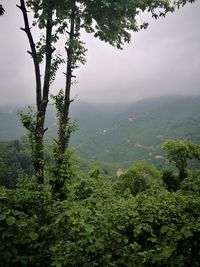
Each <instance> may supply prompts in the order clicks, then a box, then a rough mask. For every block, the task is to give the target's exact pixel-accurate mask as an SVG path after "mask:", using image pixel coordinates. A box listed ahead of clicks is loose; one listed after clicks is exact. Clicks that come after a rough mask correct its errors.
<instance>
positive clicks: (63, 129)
mask: <svg viewBox="0 0 200 267" xmlns="http://www.w3.org/2000/svg"><path fill="white" fill-rule="evenodd" d="M74 36H75V13H74V10H72V14H71V26H70V32H69V47H68V48H66V51H67V69H66V84H65V94H64V105H63V110H62V115H61V121H59V131H58V132H59V135H58V157H57V159H56V177H55V181H54V183H53V185H52V193H53V196H54V197H56V195H57V193H59V192H60V189H61V188H62V187H63V184H64V181H63V179H60V168H61V167H62V164H63V159H64V158H63V155H64V154H65V152H66V150H67V148H68V144H69V138H70V130H69V129H67V127H68V123H69V120H70V118H69V108H70V104H71V102H72V101H71V100H70V92H71V82H72V77H73V75H72V57H73V47H72V43H71V41H73V39H74Z"/></svg>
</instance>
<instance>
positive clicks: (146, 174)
mask: <svg viewBox="0 0 200 267" xmlns="http://www.w3.org/2000/svg"><path fill="white" fill-rule="evenodd" d="M154 186H159V187H162V181H161V179H160V172H159V171H158V170H157V169H156V168H155V167H154V166H152V165H149V164H147V163H137V164H135V165H133V167H131V168H130V169H129V170H128V171H127V172H126V173H125V174H124V175H122V176H121V177H120V178H119V185H118V187H119V188H120V190H122V191H126V190H128V191H130V193H131V194H132V195H133V196H136V195H137V194H138V193H139V192H143V191H146V190H147V189H149V188H151V187H154Z"/></svg>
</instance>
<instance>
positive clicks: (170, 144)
mask: <svg viewBox="0 0 200 267" xmlns="http://www.w3.org/2000/svg"><path fill="white" fill-rule="evenodd" d="M191 147H192V145H191V144H190V142H188V141H182V140H167V141H165V142H164V144H163V146H162V148H163V150H164V151H165V152H166V154H167V158H168V160H169V161H170V162H172V163H174V164H175V166H176V167H177V168H178V170H179V178H180V179H184V178H185V177H187V161H188V160H189V159H192V156H193V154H192V149H191Z"/></svg>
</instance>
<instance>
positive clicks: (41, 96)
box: [18, 0, 54, 184]
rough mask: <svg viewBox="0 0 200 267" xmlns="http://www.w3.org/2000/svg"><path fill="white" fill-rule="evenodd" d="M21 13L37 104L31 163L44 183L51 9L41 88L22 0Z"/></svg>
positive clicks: (35, 56) (38, 69)
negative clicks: (32, 68) (33, 76)
mask: <svg viewBox="0 0 200 267" xmlns="http://www.w3.org/2000/svg"><path fill="white" fill-rule="evenodd" d="M18 7H19V8H20V9H21V11H22V14H23V18H24V25H25V27H24V29H22V30H23V31H25V33H26V34H27V37H28V40H29V44H30V48H31V51H28V53H29V54H30V55H31V56H32V59H33V63H34V69H35V81H36V104H37V114H36V124H35V128H34V130H32V134H33V136H34V137H33V138H34V140H33V142H34V145H33V150H34V151H32V154H33V155H34V157H33V165H34V169H35V175H36V178H37V181H38V184H43V183H44V151H43V139H44V133H45V131H46V130H47V129H44V122H45V117H46V109H47V104H48V101H49V100H48V98H49V87H50V79H51V61H52V53H53V51H54V50H53V49H52V47H51V37H52V27H53V24H52V15H53V12H52V9H51V7H49V10H48V12H47V20H46V40H45V45H46V51H45V56H46V61H45V74H44V84H43V90H42V86H41V74H40V61H39V58H38V54H37V51H36V45H35V43H34V40H33V36H32V33H31V28H30V25H29V19H28V15H27V10H26V5H25V1H24V0H20V6H18Z"/></svg>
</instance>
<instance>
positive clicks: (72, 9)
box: [18, 0, 194, 183]
mask: <svg viewBox="0 0 200 267" xmlns="http://www.w3.org/2000/svg"><path fill="white" fill-rule="evenodd" d="M193 1H194V0H188V1H186V0H178V1H170V0H155V1H150V0H137V1H136V0H126V1H124V0H20V5H19V6H18V7H19V8H20V9H21V11H22V14H23V18H24V24H25V26H24V28H23V30H24V32H25V33H26V35H27V38H28V40H29V44H30V51H29V54H30V55H31V56H32V59H33V63H34V69H35V81H36V103H37V112H36V114H35V115H34V116H31V113H30V112H28V113H27V114H23V115H22V122H23V124H24V126H25V127H26V128H27V129H28V131H29V132H30V134H31V136H32V143H33V146H32V148H33V149H32V150H33V162H34V167H35V173H36V176H37V179H38V182H39V183H43V177H44V175H43V171H44V160H43V136H44V133H45V131H46V129H45V128H44V123H45V116H46V109H47V104H48V101H49V89H50V85H51V82H52V81H53V80H54V78H55V73H56V70H57V69H58V67H59V64H60V63H63V59H62V58H61V57H60V56H59V55H58V54H57V55H55V52H54V51H55V50H56V49H55V48H54V46H55V44H56V42H57V40H58V39H59V34H61V35H62V34H65V33H67V34H68V38H67V40H66V43H65V48H66V55H67V56H66V58H67V59H66V73H65V75H66V83H65V91H64V93H63V95H62V94H61V95H60V96H61V98H59V97H58V98H56V99H57V103H58V102H59V101H60V100H62V101H60V102H59V105H58V106H59V114H60V115H59V131H58V133H59V134H58V140H57V152H58V155H60V156H59V157H58V158H59V160H58V166H59V165H61V164H62V156H63V155H64V153H65V151H66V149H67V147H68V142H69V137H70V132H71V127H70V118H69V107H70V103H71V101H72V100H71V99H70V91H71V85H72V78H74V77H75V76H74V73H73V72H74V70H75V69H76V68H77V67H78V66H79V65H80V63H84V62H85V57H84V56H85V51H86V49H85V48H84V44H83V42H82V41H81V39H80V31H81V29H84V30H85V31H86V32H88V33H93V35H94V36H95V37H98V38H99V39H101V40H102V41H105V42H107V43H109V44H110V45H112V46H115V47H117V48H119V49H121V48H122V47H123V44H124V43H125V42H130V40H131V32H136V31H139V30H140V29H142V28H147V26H148V23H146V22H143V23H139V22H138V21H137V15H139V14H140V13H142V12H144V11H147V12H149V13H151V15H152V16H153V17H155V18H158V17H159V16H165V14H166V13H168V12H173V11H174V9H175V7H176V6H178V7H179V6H180V5H184V4H185V3H186V2H193ZM27 8H29V9H31V10H32V12H33V14H34V21H33V23H32V25H33V26H37V27H38V29H40V30H41V31H42V32H43V31H45V33H44V34H43V35H42V37H41V38H40V40H39V42H36V41H35V40H34V38H33V35H32V32H31V25H30V22H29V17H28V12H27ZM43 59H44V63H45V69H44V76H41V63H42V61H43ZM62 96H63V97H62Z"/></svg>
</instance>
